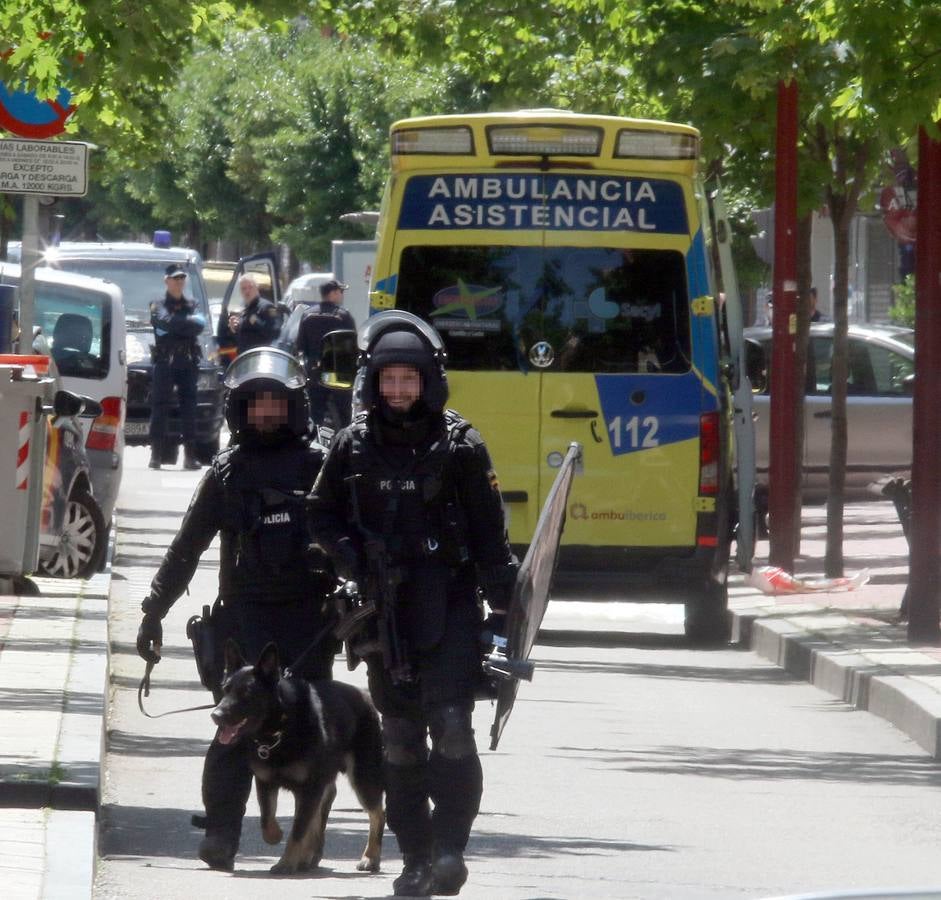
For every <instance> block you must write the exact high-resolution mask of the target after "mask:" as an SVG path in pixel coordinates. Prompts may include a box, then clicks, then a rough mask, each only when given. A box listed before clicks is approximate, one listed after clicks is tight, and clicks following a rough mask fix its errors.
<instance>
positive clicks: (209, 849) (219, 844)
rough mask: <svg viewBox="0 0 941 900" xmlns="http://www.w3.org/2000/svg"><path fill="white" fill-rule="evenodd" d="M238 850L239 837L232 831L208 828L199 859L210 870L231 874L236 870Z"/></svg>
mask: <svg viewBox="0 0 941 900" xmlns="http://www.w3.org/2000/svg"><path fill="white" fill-rule="evenodd" d="M238 848H239V836H238V834H236V833H234V832H233V831H232V830H231V829H225V828H207V829H206V836H205V837H204V838H203V839H202V841H201V842H200V845H199V858H200V859H201V860H202V861H203V862H204V863H205V864H206V865H207V866H209V868H210V869H218V870H219V871H220V872H231V871H232V870H233V869H234V868H235V853H236V851H237V850H238Z"/></svg>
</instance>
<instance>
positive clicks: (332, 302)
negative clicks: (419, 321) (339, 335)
mask: <svg viewBox="0 0 941 900" xmlns="http://www.w3.org/2000/svg"><path fill="white" fill-rule="evenodd" d="M348 287H349V285H346V284H343V283H342V282H339V281H336V280H332V281H328V282H326V283H325V284H322V285H320V303H314V304H312V305H311V306H310V307H309V308H308V309H307V310H305V312H304V315H303V317H302V318H301V321H300V324H299V326H298V332H297V348H296V349H297V353H298V355H299V356H300V357H301V358H302V359H303V360H304V366H305V368H306V370H307V392H308V397H309V398H310V414H311V417H312V418H313V420H314V423H315V424H317V425H323V424H324V422H325V420H326V418H327V413H328V411H330V410H331V409H332V412H333V414H334V416H335V417H336V418H337V419H338V420H339V421H334V422H333V426H334V428H336V429H339V428H342V427H343V426H344V425H349V423H350V416H351V412H352V410H351V399H352V398H351V397H350V395H349V394H348V393H338V392H336V391H331V390H330V389H328V388H325V387H324V386H323V385H322V384H321V383H320V349H321V345H322V343H323V339H324V336H325V335H327V334H329V333H330V332H331V331H337V330H340V329H343V330H349V331H352V330H354V329H355V328H356V323H355V322H354V321H353V316H352V314H351V313H350V311H349V310H348V309H344V307H343V292H344V291H345V290H346V289H347V288H348Z"/></svg>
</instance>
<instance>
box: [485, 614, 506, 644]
mask: <svg viewBox="0 0 941 900" xmlns="http://www.w3.org/2000/svg"><path fill="white" fill-rule="evenodd" d="M482 633H483V635H484V638H485V639H486V641H487V643H490V644H492V643H493V639H494V638H497V637H506V613H505V612H491V613H490V615H489V616H487V618H486V619H484V624H483V632H482Z"/></svg>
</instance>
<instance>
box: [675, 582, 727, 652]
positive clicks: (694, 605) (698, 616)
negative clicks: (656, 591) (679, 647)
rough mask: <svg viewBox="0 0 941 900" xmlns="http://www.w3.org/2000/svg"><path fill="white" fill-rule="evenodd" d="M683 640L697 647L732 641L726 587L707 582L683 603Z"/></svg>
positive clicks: (725, 585) (718, 644)
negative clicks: (684, 615) (684, 613)
mask: <svg viewBox="0 0 941 900" xmlns="http://www.w3.org/2000/svg"><path fill="white" fill-rule="evenodd" d="M684 627H685V631H686V637H687V638H688V639H689V641H690V643H693V644H696V645H698V646H720V645H724V644H727V643H728V642H729V640H730V639H731V637H732V617H731V616H730V615H729V588H728V585H727V584H725V583H723V584H718V583H717V582H714V581H710V582H708V583H707V584H705V585H703V586H702V587H700V588H699V589H698V590H694V592H693V593H692V594H691V595H690V596H689V597H688V598H687V600H686V619H685V623H684Z"/></svg>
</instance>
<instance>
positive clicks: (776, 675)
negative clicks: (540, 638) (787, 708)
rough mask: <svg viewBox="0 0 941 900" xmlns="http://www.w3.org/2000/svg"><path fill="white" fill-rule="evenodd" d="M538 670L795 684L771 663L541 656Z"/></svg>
mask: <svg viewBox="0 0 941 900" xmlns="http://www.w3.org/2000/svg"><path fill="white" fill-rule="evenodd" d="M534 661H535V662H536V670H537V671H552V672H569V673H572V674H575V675H598V674H601V675H636V676H638V677H640V678H665V679H672V680H676V681H732V682H735V683H738V684H745V683H751V684H794V683H795V682H799V681H800V680H801V679H799V678H792V677H791V676H790V675H788V674H787V673H786V672H783V671H781V669H776V668H774V667H773V666H770V665H767V666H760V667H751V668H748V667H744V666H742V667H738V666H719V667H709V666H679V665H668V664H664V663H649V664H648V663H620V662H612V663H605V662H599V661H597V660H586V661H581V660H541V659H539V658H538V657H536V658H535V660H534Z"/></svg>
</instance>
